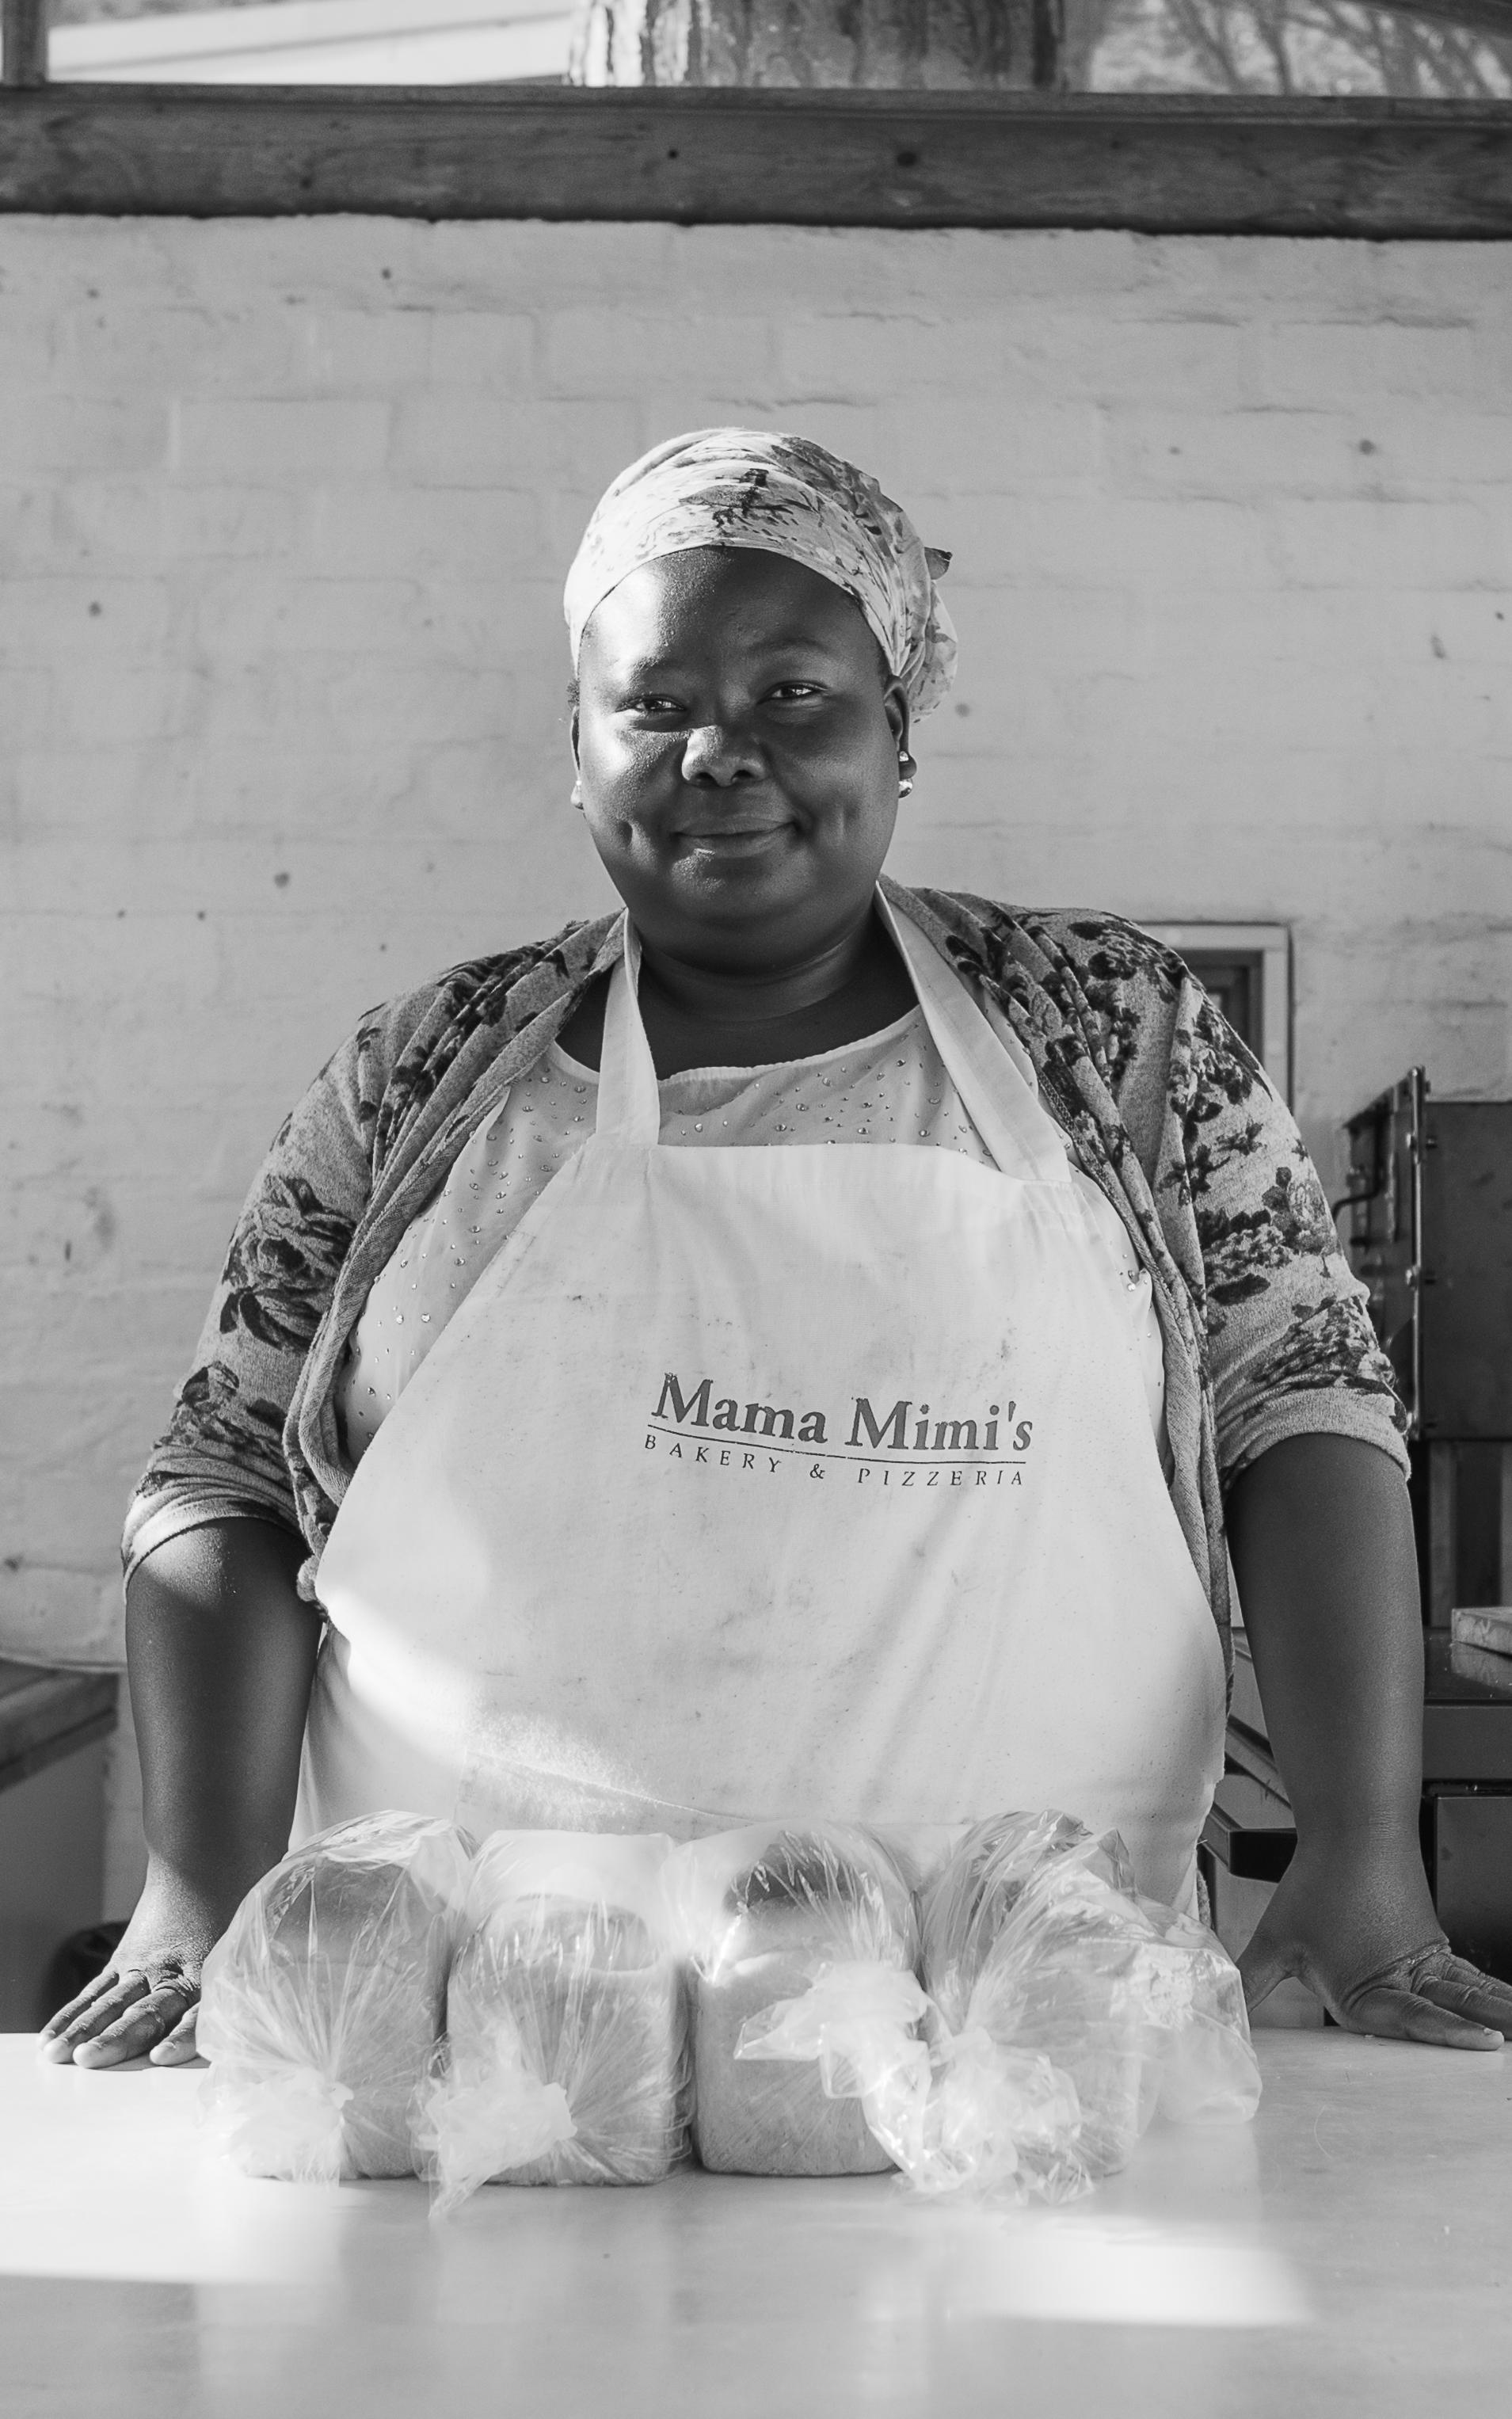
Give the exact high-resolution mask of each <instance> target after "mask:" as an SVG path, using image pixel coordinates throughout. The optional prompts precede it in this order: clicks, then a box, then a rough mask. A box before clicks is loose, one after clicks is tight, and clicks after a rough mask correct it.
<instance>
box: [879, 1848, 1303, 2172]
mask: <svg viewBox="0 0 1512 2419" xmlns="http://www.w3.org/2000/svg"><path fill="white" fill-rule="evenodd" d="M924 1979H925V1982H926V1985H927V1987H928V1988H929V1990H930V1993H931V1995H932V1996H933V1999H934V2002H935V2004H936V2006H937V2007H938V2008H939V2010H940V2013H941V2016H942V2018H943V2019H944V2021H945V2023H946V2024H947V2025H948V2026H949V2027H950V2029H951V2030H952V2031H955V2032H959V2031H962V2030H965V2031H969V2030H971V2029H972V2028H974V2027H978V2026H980V2028H981V2029H982V2030H983V2031H984V2032H985V2033H986V2034H987V2036H988V2038H989V2039H990V2040H991V2041H992V2042H995V2043H996V2044H997V2045H998V2046H999V2047H1000V2048H1010V2047H1011V2048H1012V2049H1013V2050H1015V2051H1018V2052H1028V2053H1030V2054H1031V2055H1032V2054H1036V2053H1039V2054H1041V2055H1043V2056H1044V2057H1048V2058H1049V2059H1050V2060H1051V2061H1052V2062H1053V2063H1054V2065H1055V2066H1056V2067H1057V2068H1058V2069H1059V2071H1060V2072H1062V2073H1063V2074H1064V2075H1065V2076H1066V2077H1067V2078H1068V2080H1069V2081H1070V2082H1071V2083H1072V2085H1073V2086H1074V2088H1075V2091H1076V2096H1077V2099H1078V2102H1079V2103H1080V2110H1081V2123H1080V2126H1079V2129H1078V2131H1077V2134H1076V2137H1075V2141H1074V2144H1073V2145H1072V2146H1071V2149H1070V2161H1071V2165H1070V2168H1069V2170H1068V2175H1067V2177H1066V2178H1065V2179H1062V2180H1064V2181H1066V2182H1068V2183H1071V2182H1074V2180H1075V2176H1076V2171H1078V2170H1079V2171H1080V2172H1081V2173H1084V2174H1085V2176H1086V2178H1087V2179H1088V2180H1089V2181H1095V2180H1097V2179H1098V2178H1099V2177H1101V2176H1105V2175H1112V2174H1113V2173H1115V2172H1116V2171H1117V2170H1118V2169H1119V2167H1121V2166H1123V2165H1126V2163H1127V2161H1128V2158H1129V2155H1130V2152H1131V2151H1132V2149H1134V2143H1135V2142H1136V2141H1137V2140H1138V2138H1139V2135H1140V2134H1142V2133H1143V2132H1144V2130H1145V2128H1146V2126H1147V2125H1148V2124H1149V2120H1150V2119H1151V2117H1152V2116H1153V2114H1154V2112H1155V2108H1156V2106H1157V2104H1162V2105H1164V2106H1165V2110H1166V2113H1167V2114H1168V2115H1175V2116H1180V2117H1193V2116H1196V2115H1200V2114H1211V2115H1226V2116H1232V2117H1249V2116H1252V2115H1253V2114H1254V2111H1255V2107H1256V2105H1257V2102H1258V2099H1259V2072H1258V2069H1257V2066H1256V2063H1255V2057H1254V2053H1253V2051H1252V2050H1251V2048H1250V2044H1249V2026H1248V2021H1247V2018H1246V2016H1245V2012H1244V1995H1243V1989H1242V1984H1241V1982H1240V1979H1239V1974H1238V1970H1237V1968H1236V1967H1235V1966H1234V1964H1232V1962H1231V1960H1230V1959H1229V1958H1228V1957H1227V1954H1226V1953H1225V1951H1224V1949H1222V1948H1221V1947H1220V1945H1219V1943H1218V1941H1217V1940H1216V1938H1215V1937H1214V1936H1213V1934H1211V1933H1210V1932H1208V1931H1207V1930H1206V1929H1205V1928H1204V1926H1203V1925H1201V1924H1200V1923H1197V1922H1196V1921H1195V1920H1193V1919H1192V1918H1190V1917H1185V1916H1180V1915H1178V1914H1176V1913H1175V1912H1174V1910H1173V1909H1171V1908H1170V1907H1166V1906H1162V1905H1159V1904H1158V1903H1156V1902H1155V1901H1154V1900H1152V1899H1145V1898H1141V1896H1140V1895H1139V1892H1138V1891H1137V1889H1136V1888H1135V1887H1134V1873H1133V1871H1132V1869H1131V1866H1130V1863H1129V1858H1128V1856H1127V1854H1126V1852H1125V1849H1124V1846H1123V1842H1122V1841H1121V1840H1120V1839H1119V1836H1118V1834H1117V1832H1109V1833H1107V1834H1106V1835H1105V1836H1104V1837H1103V1839H1101V1840H1095V1839H1093V1837H1092V1836H1091V1834H1090V1833H1089V1832H1088V1831H1087V1830H1085V1829H1084V1828H1083V1826H1081V1825H1080V1824H1079V1823H1075V1822H1072V1820H1071V1819H1070V1818H1069V1817H1068V1816H1066V1815H1062V1814H1055V1813H1045V1814H1036V1815H1022V1814H1021V1815H1005V1816H1001V1817H999V1818H998V1819H997V1820H996V1821H995V1822H992V1823H984V1824H979V1825H977V1826H976V1827H975V1828H974V1829H973V1830H972V1831H970V1832H968V1834H967V1836H966V1838H965V1840H964V1841H963V1842H962V1844H961V1846H960V1847H959V1848H958V1849H957V1851H956V1853H955V1856H954V1857H951V1858H950V1859H949V1862H948V1863H947V1864H946V1865H945V1866H944V1867H943V1868H942V1870H941V1871H940V1872H939V1873H938V1874H937V1875H936V1877H935V1880H934V1882H933V1885H932V1887H931V1888H930V1890H929V1891H928V1893H927V1894H926V1898H925V1903H924Z"/></svg>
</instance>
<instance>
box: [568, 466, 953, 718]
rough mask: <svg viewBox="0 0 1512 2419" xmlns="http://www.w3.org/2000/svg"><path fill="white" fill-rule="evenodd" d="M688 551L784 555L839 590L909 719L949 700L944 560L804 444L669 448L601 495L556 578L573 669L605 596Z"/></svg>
mask: <svg viewBox="0 0 1512 2419" xmlns="http://www.w3.org/2000/svg"><path fill="white" fill-rule="evenodd" d="M702 546H711V547H750V548H751V549H753V550H754V551H756V552H758V553H762V554H785V555H788V556H791V558H792V560H793V561H794V562H805V563H807V564H808V565H809V567H810V570H812V571H817V572H818V573H819V574H820V576H821V577H822V578H825V579H828V580H831V581H833V583H834V585H835V586H836V587H837V588H841V589H843V590H844V592H845V593H846V595H847V596H849V597H851V598H853V599H854V601H855V602H856V605H858V606H859V607H860V609H861V611H862V612H863V613H864V614H865V616H866V619H867V622H868V624H870V626H871V628H872V631H873V632H874V634H875V636H876V639H877V642H878V644H879V645H880V647H881V649H882V652H883V654H884V655H886V657H887V668H888V670H890V671H891V672H892V674H893V675H894V677H895V678H896V679H898V680H901V681H902V683H903V687H904V689H905V691H906V692H907V696H908V701H909V704H910V705H911V707H912V709H913V711H914V713H915V715H916V716H917V715H920V714H928V713H929V711H930V709H931V707H932V706H935V705H938V703H939V701H940V700H941V698H942V697H944V695H945V694H946V691H947V690H948V689H949V686H950V683H951V681H952V680H953V679H954V677H955V658H956V643H955V631H954V628H953V627H952V625H951V622H950V617H949V613H948V612H947V611H946V609H945V607H944V605H943V604H942V603H941V601H940V593H939V589H938V586H937V584H936V583H937V581H938V580H939V578H940V577H941V575H942V574H943V573H944V571H945V569H946V567H947V565H948V564H949V560H950V558H949V555H948V554H941V553H939V552H938V551H937V550H936V549H935V548H934V547H927V546H925V545H924V544H923V543H922V541H921V540H920V538H919V535H918V531H917V530H916V529H915V527H914V525H913V522H912V521H911V520H910V519H909V517H908V516H907V514H906V513H905V512H904V511H903V508H902V506H901V505H899V504H895V503H894V502H893V501H892V499H891V497H890V496H885V495H884V494H883V492H882V489H881V488H880V487H879V486H878V485H877V483H876V481H875V480H874V479H872V478H869V477H868V476H867V474H866V472H865V471H864V470H857V469H856V466H855V464H854V463H851V462H844V461H841V457H840V455H838V454H831V453H828V452H827V451H826V450H825V447H824V446H823V445H815V444H813V443H812V442H811V441H810V439H808V438H806V437H785V436H782V435H780V434H779V433H776V432H770V431H767V430H765V429H760V428H698V429H694V430H693V432H692V433H691V435H689V436H687V437H673V438H671V439H669V440H668V441H667V443H666V444H664V445H654V446H653V447H652V449H651V452H650V453H649V454H642V455H641V456H640V461H639V462H632V463H631V465H630V467H629V469H628V470H622V471H621V472H620V475H619V477H618V478H617V479H616V480H615V481H614V482H613V484H612V485H610V486H609V488H607V489H606V491H605V493H604V495H603V496H602V497H601V498H600V500H599V502H598V504H597V506H596V508H595V510H594V516H593V518H592V520H591V521H590V522H589V524H588V527H587V530H586V531H585V532H584V533H583V541H582V544H581V546H580V547H579V548H578V553H577V557H576V560H575V561H574V562H573V566H572V569H571V571H570V572H569V573H568V574H567V587H566V593H565V596H564V598H563V605H564V608H565V611H566V617H567V629H568V633H569V635H570V637H571V639H572V659H573V662H574V664H575V665H576V663H577V661H578V654H579V648H580V646H581V644H582V635H583V631H584V629H585V627H586V626H587V623H588V620H589V617H590V615H591V614H592V613H593V612H594V609H595V607H596V606H598V605H600V604H602V602H603V600H604V598H605V597H606V596H607V595H608V594H609V591H610V589H613V588H617V587H618V586H619V584H620V581H621V580H622V579H624V578H625V577H626V576H627V575H628V574H629V573H630V572H632V571H635V570H637V569H638V568H639V567H640V564H641V563H642V562H653V561H655V560H656V557H657V556H658V555H663V554H685V553H687V551H688V549H689V548H690V547H702Z"/></svg>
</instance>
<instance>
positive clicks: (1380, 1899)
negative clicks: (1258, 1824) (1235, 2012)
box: [1239, 1840, 1512, 2049]
mask: <svg viewBox="0 0 1512 2419" xmlns="http://www.w3.org/2000/svg"><path fill="white" fill-rule="evenodd" d="M1239 1969H1240V1972H1241V1974H1242V1977H1243V1980H1244V1996H1245V1998H1246V2000H1247V2001H1248V2003H1249V2005H1250V2007H1251V2008H1252V2009H1254V2008H1257V2007H1258V2006H1259V2005H1260V2003H1261V2001H1262V2000H1263V1999H1264V1998H1265V1997H1266V1996H1267V1995H1268V1994H1269V1993H1270V1992H1271V1991H1273V1989H1274V1988H1275V1985H1276V1984H1277V1983H1278V1982H1281V1981H1284V1980H1286V1979H1287V1977H1288V1975H1295V1976H1296V1977H1297V1979H1298V1980H1300V1981H1303V1982H1305V1983H1306V1985H1307V1987H1308V1989H1309V1990H1310V1991H1311V1992H1313V1994H1314V1995H1315V1996H1316V1997H1318V1998H1319V1999H1320V2000H1321V2001H1322V2003H1323V2006H1324V2007H1325V2008H1326V2009H1327V2010H1328V2012H1329V2014H1330V2015H1331V2016H1333V2017H1334V2018H1335V2021H1336V2022H1337V2023H1339V2024H1340V2025H1343V2026H1346V2027H1347V2029H1348V2030H1349V2031H1350V2032H1356V2033H1378V2034H1381V2035H1382V2036H1383V2037H1385V2038H1386V2039H1388V2040H1392V2041H1415V2042H1429V2043H1431V2044H1433V2045H1434V2046H1435V2047H1438V2048H1443V2049H1500V2048H1501V2046H1502V2043H1503V2040H1504V2038H1507V2039H1512V1984H1509V1983H1506V1982H1499V1981H1497V1980H1495V1979H1494V1978H1493V1977H1492V1976H1491V1975H1489V1974H1483V1973H1482V1972H1481V1971H1480V1969H1479V1967H1478V1966H1475V1965H1472V1964H1468V1963H1467V1962H1466V1960H1465V1959H1464V1958H1463V1957H1457V1956H1456V1955H1455V1953H1454V1951H1453V1949H1451V1948H1450V1946H1449V1943H1448V1941H1447V1940H1446V1939H1445V1938H1444V1935H1443V1931H1442V1930H1441V1928H1440V1925H1439V1921H1438V1918H1437V1917H1436V1915H1435V1914H1434V1912H1433V1903H1432V1901H1431V1899H1430V1898H1429V1896H1428V1889H1427V1875H1426V1874H1425V1872H1424V1871H1423V1865H1422V1860H1421V1857H1419V1855H1418V1850H1417V1842H1416V1841H1415V1840H1404V1841H1401V1842H1399V1843H1397V1844H1396V1845H1395V1846H1394V1847H1392V1848H1390V1849H1389V1850H1387V1849H1382V1848H1381V1847H1380V1846H1379V1845H1370V1846H1365V1847H1360V1848H1356V1849H1353V1850H1341V1849H1339V1848H1338V1847H1334V1848H1327V1847H1323V1846H1320V1845H1315V1846H1313V1847H1312V1848H1311V1849H1310V1850H1304V1848H1303V1846H1302V1845H1301V1844H1300V1843H1299V1845H1298V1849H1297V1853H1296V1855H1295V1856H1294V1857H1293V1858H1292V1860H1291V1863H1290V1864H1289V1866H1288V1869H1287V1871H1286V1873H1285V1874H1284V1876H1283V1877H1282V1879H1281V1881H1280V1882H1279V1883H1278V1884H1277V1886H1276V1891H1275V1895H1274V1897H1273V1899H1272V1901H1271V1903H1270V1905H1269V1906H1268V1907H1267V1908H1266V1911H1265V1913H1264V1915H1263V1916H1262V1917H1261V1918H1260V1920H1259V1922H1258V1924H1257V1926H1256V1929H1255V1934H1254V1936H1253V1938H1252V1939H1251V1941H1250V1944H1249V1947H1248V1948H1247V1949H1245V1950H1244V1953H1243V1955H1242V1957H1241V1959H1240V1961H1239Z"/></svg>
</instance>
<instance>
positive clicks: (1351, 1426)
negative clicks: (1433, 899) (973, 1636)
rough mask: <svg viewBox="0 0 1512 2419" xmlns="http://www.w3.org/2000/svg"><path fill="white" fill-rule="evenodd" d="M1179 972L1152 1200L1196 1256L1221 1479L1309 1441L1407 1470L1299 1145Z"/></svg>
mask: <svg viewBox="0 0 1512 2419" xmlns="http://www.w3.org/2000/svg"><path fill="white" fill-rule="evenodd" d="M1182 976H1183V979H1182V980H1181V981H1180V985H1179V988H1178V991H1177V996H1176V999H1175V1002H1174V1017H1173V1019H1172V1031H1171V1049H1170V1059H1169V1072H1168V1080H1167V1085H1166V1115H1165V1151H1164V1154H1163V1157H1164V1163H1163V1164H1162V1166H1161V1168H1160V1171H1159V1176H1158V1179H1157V1199H1158V1201H1159V1203H1160V1208H1161V1214H1162V1217H1163V1219H1164V1220H1166V1221H1168V1222H1170V1223H1172V1224H1173V1225H1175V1227H1176V1228H1177V1229H1178V1233H1177V1235H1176V1236H1174V1237H1173V1242H1175V1243H1176V1244H1177V1246H1178V1256H1180V1257H1181V1258H1183V1259H1185V1260H1186V1261H1187V1263H1188V1265H1189V1267H1190V1263H1191V1256H1192V1253H1191V1247H1192V1244H1193V1243H1194V1242H1195V1244H1196V1252H1197V1255H1198V1256H1199V1262H1200V1272H1199V1284H1200V1301H1201V1304H1202V1310H1203V1317H1204V1324H1205V1327H1206V1332H1207V1344H1208V1364H1209V1379H1210V1383H1211V1390H1212V1400H1213V1410H1214V1416H1215V1425H1216V1432H1217V1450H1218V1466H1219V1470H1220V1472H1221V1475H1222V1478H1223V1481H1224V1484H1225V1485H1226V1486H1227V1484H1228V1483H1229V1482H1230V1481H1231V1480H1232V1479H1234V1478H1235V1477H1237V1476H1238V1474H1239V1472H1240V1471H1242V1470H1244V1469H1246V1468H1247V1467H1248V1466H1249V1464H1250V1463H1251V1462H1253V1461H1255V1460H1257V1458H1258V1456H1260V1455H1261V1454H1262V1453H1264V1452H1266V1451H1267V1449H1268V1448H1269V1447H1270V1446H1271V1445H1273V1444H1276V1443H1279V1442H1280V1441H1281V1440H1282V1439H1283V1438H1286V1437H1292V1436H1302V1435H1309V1434H1319V1433H1321V1434H1329V1435H1335V1436H1348V1437H1356V1438H1359V1439H1360V1440H1361V1441H1364V1442H1365V1443H1368V1444H1373V1445H1377V1446H1379V1447H1380V1449H1381V1451H1382V1452H1383V1453H1386V1454H1388V1455H1390V1456H1391V1457H1392V1459H1393V1460H1394V1461H1396V1463H1397V1465H1398V1466H1399V1467H1400V1468H1401V1469H1402V1470H1404V1471H1405V1469H1406V1468H1407V1451H1406V1446H1405V1444H1404V1442H1403V1438H1404V1435H1405V1431H1406V1416H1405V1413H1404V1411H1403V1410H1402V1406H1401V1403H1400V1402H1399V1400H1398V1398H1397V1395H1396V1389H1395V1386H1394V1385H1393V1382H1392V1372H1391V1364H1390V1363H1389V1362H1388V1361H1387V1359H1386V1357H1385V1355H1384V1353H1383V1352H1382V1351H1381V1348H1380V1346H1379V1344H1378V1342H1377V1339H1376V1335H1375V1331H1374V1329H1373V1328H1372V1326H1371V1323H1370V1318H1369V1315H1368V1313H1367V1311H1366V1308H1365V1303H1366V1302H1367V1300H1368V1293H1367V1288H1366V1287H1365V1286H1364V1285H1362V1284H1361V1283H1360V1281H1359V1280H1358V1279H1357V1278H1356V1277H1355V1276H1353V1275H1352V1274H1351V1272H1350V1267H1349V1263H1348V1260H1347V1259H1346V1257H1345V1255H1344V1253H1343V1251H1342V1249H1341V1247H1340V1244H1339V1240H1338V1236H1337V1233H1336V1231H1335V1225H1334V1221H1333V1219H1332V1217H1331V1216H1330V1214H1329V1209H1328V1201H1327V1196H1326V1195H1325V1194H1324V1191H1323V1187H1322V1183H1321V1181H1320V1180H1319V1175H1318V1172H1317V1170H1316V1168H1315V1167H1314V1165H1313V1163H1312V1161H1311V1159H1310V1157H1309V1156H1308V1152H1307V1148H1306V1145H1305V1144H1304V1141H1303V1139H1302V1135H1301V1133H1300V1132H1298V1129H1297V1126H1296V1123H1295V1120H1294V1119H1293V1117H1292V1116H1291V1112H1290V1110H1289V1109H1288V1107H1287V1105H1286V1103H1285V1102H1284V1101H1282V1099H1281V1098H1280V1096H1279V1094H1278V1093H1277V1092H1276V1091H1275V1090H1274V1089H1273V1086H1272V1085H1271V1083H1270V1081H1269V1079H1268V1078H1267V1076H1266V1075H1265V1073H1264V1071H1263V1070H1262V1069H1261V1068H1260V1067H1259V1066H1258V1065H1257V1062H1256V1060H1255V1059H1254V1058H1253V1057H1252V1056H1251V1055H1250V1053H1249V1051H1248V1050H1247V1049H1246V1048H1245V1047H1244V1044H1243V1043H1242V1041H1241V1040H1239V1039H1238V1037H1237V1035H1236V1034H1235V1033H1234V1032H1233V1030H1232V1028H1231V1027H1230V1026H1229V1025H1228V1024H1227V1022H1226V1020H1225V1018H1224V1017H1223V1016H1222V1014H1221V1013H1220V1011H1219V1009H1218V1008H1217V1007H1216V1005H1215V1003H1214V1002H1213V1001H1212V1000H1211V998H1210V997H1209V995H1208V994H1207V993H1206V992H1204V991H1203V989H1202V987H1201V985H1200V984H1198V983H1197V982H1196V981H1194V980H1193V978H1191V977H1190V976H1189V975H1186V974H1185V969H1184V968H1183V969H1182ZM1181 1230H1185V1231H1181ZM1194 1273H1196V1271H1195V1272H1194Z"/></svg>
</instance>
